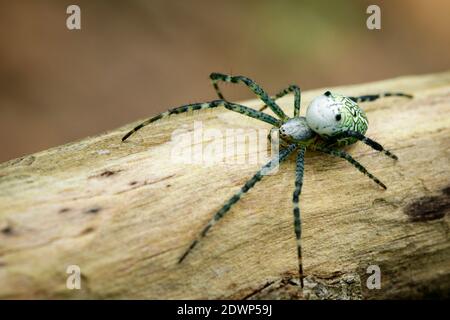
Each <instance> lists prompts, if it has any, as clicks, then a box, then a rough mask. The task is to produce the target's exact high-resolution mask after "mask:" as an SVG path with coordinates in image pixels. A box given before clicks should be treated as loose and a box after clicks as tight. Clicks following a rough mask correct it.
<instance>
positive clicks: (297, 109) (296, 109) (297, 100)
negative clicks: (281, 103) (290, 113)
mask: <svg viewBox="0 0 450 320" xmlns="http://www.w3.org/2000/svg"><path fill="white" fill-rule="evenodd" d="M291 92H294V117H298V116H299V114H300V99H301V92H300V87H298V86H296V85H295V84H293V85H290V86H289V87H287V88H286V89H283V90H281V91H280V92H278V93H277V94H276V95H275V96H273V97H272V99H273V100H274V101H275V100H277V99H279V98H282V97H284V96H285V95H287V94H289V93H291ZM266 108H267V105H264V106H262V107H261V108H260V109H259V111H263V110H265V109H266Z"/></svg>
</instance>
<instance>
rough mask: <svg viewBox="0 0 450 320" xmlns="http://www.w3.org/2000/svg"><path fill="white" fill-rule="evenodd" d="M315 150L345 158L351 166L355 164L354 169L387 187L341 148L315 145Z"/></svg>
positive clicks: (384, 187)
mask: <svg viewBox="0 0 450 320" xmlns="http://www.w3.org/2000/svg"><path fill="white" fill-rule="evenodd" d="M315 150H317V151H321V152H324V153H328V154H330V155H332V156H336V157H340V158H342V159H345V160H347V161H348V162H350V163H351V164H352V165H353V166H355V167H356V169H358V170H359V171H360V172H362V173H364V174H365V175H366V176H368V177H369V178H370V179H372V180H373V181H375V182H376V183H377V184H378V185H379V186H380V187H382V188H383V189H387V187H386V185H385V184H384V183H383V182H381V181H380V180H379V179H378V178H377V177H375V176H374V175H372V174H371V173H370V172H369V171H367V169H366V168H364V166H363V165H362V164H360V163H359V162H358V161H356V160H355V159H353V158H352V156H351V155H349V154H348V153H347V152H345V151H342V150H337V149H331V148H328V147H321V146H315Z"/></svg>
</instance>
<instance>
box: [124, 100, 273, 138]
mask: <svg viewBox="0 0 450 320" xmlns="http://www.w3.org/2000/svg"><path fill="white" fill-rule="evenodd" d="M220 106H225V108H227V109H229V110H232V111H236V112H239V113H242V114H244V115H246V116H249V117H252V118H256V119H258V120H261V121H264V122H267V123H269V124H271V125H273V126H279V125H280V121H279V120H277V119H276V118H274V117H272V116H270V115H268V114H266V113H264V112H260V111H256V110H253V109H250V108H248V107H245V106H242V105H238V104H235V103H230V102H227V101H225V100H213V101H210V102H204V103H193V104H187V105H184V106H181V107H177V108H173V109H170V110H168V111H166V112H163V113H160V114H158V115H156V116H154V117H153V118H150V119H148V120H146V121H144V122H142V123H141V124H139V125H138V126H136V127H135V128H134V129H132V130H131V131H129V132H128V133H127V134H126V135H124V136H123V138H122V141H125V140H126V139H128V138H129V137H130V136H131V135H132V134H133V133H135V132H136V131H138V130H139V129H141V128H143V127H145V126H147V125H149V124H150V123H152V122H155V121H158V120H161V119H163V118H166V117H168V116H170V115H172V114H179V113H184V112H189V111H193V110H202V109H212V108H217V107H220Z"/></svg>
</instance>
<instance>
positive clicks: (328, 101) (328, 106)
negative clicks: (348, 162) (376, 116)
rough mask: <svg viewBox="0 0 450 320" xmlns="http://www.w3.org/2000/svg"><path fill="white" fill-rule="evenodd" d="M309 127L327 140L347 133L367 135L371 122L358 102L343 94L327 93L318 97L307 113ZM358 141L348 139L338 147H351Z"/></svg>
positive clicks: (343, 140)
mask: <svg viewBox="0 0 450 320" xmlns="http://www.w3.org/2000/svg"><path fill="white" fill-rule="evenodd" d="M306 121H307V123H308V126H309V127H310V128H311V129H312V130H314V131H315V132H316V133H317V134H319V135H320V136H321V137H322V138H324V139H325V140H327V139H329V138H331V137H333V136H336V135H339V134H341V133H343V132H346V131H355V132H358V133H361V134H362V135H363V134H365V133H366V131H367V128H368V126H369V121H368V120H367V116H366V114H365V112H364V111H363V110H362V109H361V108H360V107H359V106H358V104H357V103H356V102H354V101H353V100H351V99H350V98H349V97H346V96H344V95H341V94H336V93H331V92H329V91H327V92H325V93H324V94H323V95H321V96H318V97H316V98H315V99H314V100H312V101H311V103H310V104H309V106H308V109H307V111H306ZM356 141H357V140H356V139H355V138H353V137H346V138H343V139H340V140H338V142H337V144H338V145H349V144H352V143H355V142H356Z"/></svg>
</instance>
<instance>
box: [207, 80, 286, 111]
mask: <svg viewBox="0 0 450 320" xmlns="http://www.w3.org/2000/svg"><path fill="white" fill-rule="evenodd" d="M209 77H210V79H211V81H212V84H213V86H214V89H215V90H216V92H217V95H218V96H219V98H221V99H225V98H224V97H223V94H222V92H221V91H220V89H219V85H218V82H219V81H224V82H230V83H239V82H241V83H243V84H245V85H246V86H247V87H249V88H250V90H252V91H253V93H254V94H256V95H257V96H258V97H259V98H260V99H261V100H262V101H263V102H264V103H265V104H266V105H268V106H269V108H270V109H272V111H273V112H274V113H275V114H276V115H277V116H278V117H279V118H280V119H281V120H287V119H288V116H287V115H286V114H285V113H284V112H283V110H281V108H280V107H279V106H278V105H277V104H276V103H275V101H273V100H272V99H271V98H270V97H269V95H268V94H267V93H266V92H265V91H264V90H263V89H262V88H261V86H260V85H258V84H257V83H256V82H254V81H253V80H251V79H249V78H247V77H244V76H229V75H226V74H221V73H211V75H210V76H209Z"/></svg>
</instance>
